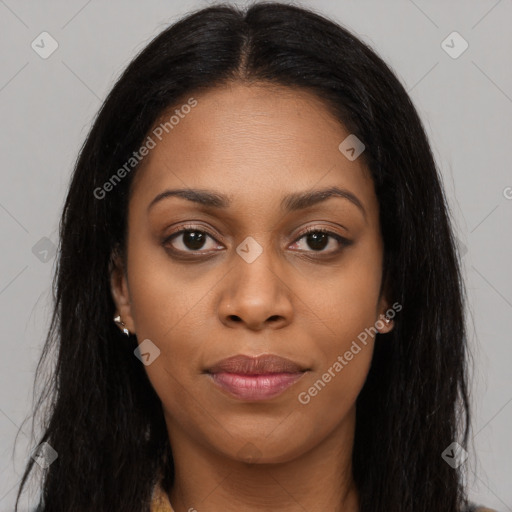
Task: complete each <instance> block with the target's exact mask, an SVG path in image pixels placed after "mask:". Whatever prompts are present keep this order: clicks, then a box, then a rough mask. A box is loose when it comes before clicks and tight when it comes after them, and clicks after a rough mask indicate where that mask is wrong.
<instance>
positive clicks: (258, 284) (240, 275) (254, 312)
mask: <svg viewBox="0 0 512 512" xmlns="http://www.w3.org/2000/svg"><path fill="white" fill-rule="evenodd" d="M236 258H238V259H237V260H236V261H235V263H234V268H233V269H232V270H231V271H230V272H229V273H228V275H227V276H226V278H225V279H224V286H223V289H222V292H221V294H222V295H221V298H220V302H219V306H218V314H219V317H220V320H221V322H222V323H224V324H225V325H226V326H228V327H231V328H233V327H240V328H243V327H245V328H247V329H251V330H255V331H259V330H263V329H265V328H272V329H280V328H283V327H285V326H286V325H288V324H289V323H290V322H291V321H292V319H293V304H292V295H293V293H292V291H291V287H290V283H286V282H285V281H284V279H283V277H281V276H280V275H278V274H281V275H282V274H283V272H279V269H278V265H276V264H272V262H271V261H270V259H271V258H270V254H268V253H266V252H265V251H264V252H263V253H262V254H261V255H260V256H259V257H258V258H257V259H256V260H255V261H253V262H252V263H248V262H246V261H244V260H243V259H242V258H239V257H238V256H236Z"/></svg>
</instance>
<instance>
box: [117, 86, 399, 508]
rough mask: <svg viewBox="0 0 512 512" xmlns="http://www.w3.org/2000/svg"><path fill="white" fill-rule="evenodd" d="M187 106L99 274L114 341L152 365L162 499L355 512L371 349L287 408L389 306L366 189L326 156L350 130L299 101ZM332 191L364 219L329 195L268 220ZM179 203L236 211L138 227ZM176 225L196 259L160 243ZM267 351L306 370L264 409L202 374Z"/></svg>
mask: <svg viewBox="0 0 512 512" xmlns="http://www.w3.org/2000/svg"><path fill="white" fill-rule="evenodd" d="M195 98H196V99H197V101H198V105H197V106H196V107H195V108H193V109H192V110H191V112H190V113H189V114H187V115H186V116H184V118H183V119H181V120H180V122H179V124H177V125H176V126H175V127H174V129H173V130H172V131H169V133H168V134H165V133H164V135H165V136H164V138H163V139H162V141H159V142H158V144H157V145H156V147H155V148H154V149H152V150H151V151H150V154H149V155H148V156H147V157H146V158H145V159H144V161H143V163H142V167H141V168H140V169H139V170H138V171H137V174H136V176H135V177H134V182H133V184H132V195H131V199H130V202H129V211H128V239H127V265H126V268H123V266H122V264H121V263H120V260H119V259H118V260H117V266H116V267H115V269H114V270H113V272H112V276H111V283H112V294H113V297H114V301H115V303H116V306H117V310H118V312H119V314H120V315H121V318H122V320H123V322H124V323H125V324H126V327H127V328H128V329H129V330H130V331H131V332H132V333H135V334H136V335H137V339H138V342H139V343H141V342H142V341H143V340H145V339H150V340H151V341H152V342H153V343H154V344H155V345H156V346H158V348H159V349H160V351H161V352H160V356H159V357H157V358H156V359H155V360H154V361H153V362H152V363H151V364H150V365H148V366H145V370H146V372H147V375H148V377H149V379H150V381H151V383H152V385H153V387H154V389H155V390H156V392H157V394H158V396H159V397H160V399H161V401H162V404H163V410H164V413H165V419H166V425H167V430H168V432H169V438H170V442H171V445H172V448H173V454H174V462H175V468H176V479H175V483H174V485H173V487H172V489H167V491H168V492H169V496H170V501H171V503H172V505H173V508H174V510H175V511H176V512H185V511H188V510H190V509H191V508H192V510H193V509H194V508H195V509H197V510H198V511H200V512H203V511H204V512H207V511H218V510H226V511H240V510H244V511H247V512H252V511H266V510H268V511H270V510H281V511H287V512H295V511H301V512H303V511H304V510H311V511H313V510H315V511H316V510H323V511H326V510H331V511H341V510H343V511H346V512H355V511H357V510H358V507H359V496H358V492H357V489H356V487H355V485H354V482H353V478H352V468H351V456H352V447H353V439H354V429H355V401H356V398H357V396H358V394H359V392H360V390H361V388H362V386H363V384H364V381H365V379H366V376H367V374H368V370H369V365H370V362H371V357H372V353H373V341H374V339H373V338H372V337H369V338H368V343H367V345H366V346H362V350H361V351H360V352H359V353H357V355H355V356H354V358H353V359H352V360H351V361H350V362H349V363H348V364H347V365H346V366H344V367H343V369H342V371H340V372H338V373H336V376H335V377H334V378H332V380H331V381H330V382H329V383H328V384H326V386H325V387H324V388H323V389H322V390H321V392H319V393H318V394H317V395H316V396H314V397H312V398H311V400H310V402H309V403H307V404H302V403H300V402H299V400H298V395H299V393H301V392H303V391H307V390H308V388H310V387H311V386H312V385H313V384H314V383H315V382H316V381H317V380H318V379H319V378H321V376H322V374H324V372H326V371H327V369H328V368H329V367H332V365H333V363H334V362H335V361H336V360H337V357H338V356H339V355H342V356H343V354H344V353H345V352H346V351H347V350H348V349H349V348H350V346H351V344H352V342H353V341H354V340H356V339H357V336H358V334H360V333H361V332H363V331H364V329H365V328H367V327H370V326H374V325H375V323H376V321H377V320H379V319H380V318H381V315H382V314H384V313H385V312H386V310H387V309H388V308H389V307H390V304H389V302H388V301H387V299H386V297H385V295H383V296H380V295H379V291H380V286H381V279H382V271H383V269H382V263H383V242H382V237H381V233H380V227H379V204H378V200H377V197H376V195H375V191H374V186H373V182H372V180H371V178H370V175H369V172H368V170H367V169H366V167H365V165H364V163H363V159H362V158H357V159H356V160H354V161H350V160H348V159H347V158H345V156H344V155H343V154H342V153H341V152H340V151H339V149H338V145H339V144H340V143H341V141H343V140H344V139H345V138H346V137H347V136H348V135H349V132H347V131H346V130H345V128H344V127H343V126H342V125H340V123H339V122H338V121H337V120H336V119H335V118H334V117H333V116H332V114H331V113H330V111H329V110H328V108H327V106H326V105H324V104H323V102H321V100H320V99H318V98H317V97H315V96H313V95H311V94H310V93H308V92H305V91H301V90H295V89H290V88H284V87H277V86H275V85H269V84H261V83H260V84H252V85H250V86H249V85H246V84H245V85H244V84H241V83H231V84H229V85H227V86H224V87H222V88H217V89H213V90H210V91H208V92H207V93H202V94H201V95H197V96H195ZM185 103H186V99H185V100H184V101H183V104H185ZM171 114H172V111H171ZM169 115H170V113H166V115H165V116H163V117H162V118H163V119H164V118H165V119H168V118H169ZM157 124H158V123H156V124H155V126H156V125H157ZM329 186H337V187H340V188H343V189H347V190H349V191H350V192H351V193H352V194H354V195H355V196H357V198H358V199H359V200H360V202H361V203H362V205H363V207H364V210H365V213H364V214H363V213H362V211H361V210H360V209H359V208H358V207H356V206H355V205H354V204H353V203H351V202H350V201H348V200H347V199H343V198H339V197H331V198H328V199H326V200H325V201H322V202H320V203H318V204H316V205H314V206H311V207H309V208H307V209H304V210H297V211H291V212H286V211H284V210H282V209H281V208H280V201H281V199H282V197H283V196H285V195H287V194H289V193H294V192H306V191H311V190H313V189H319V188H324V187H329ZM186 187H189V188H201V189H211V190H214V191H216V192H217V193H221V194H227V195H228V196H230V197H231V198H232V204H231V205H230V206H229V207H228V208H225V209H219V208H211V207H210V208H206V207H203V206H201V205H199V204H196V203H194V202H191V201H188V200H186V199H183V198H179V197H171V198H167V199H163V200H161V201H159V202H157V203H156V204H155V205H154V206H153V207H152V208H151V209H150V210H149V212H148V205H149V204H150V203H151V201H152V200H153V199H154V198H155V197H156V196H157V195H158V194H160V193H161V192H163V191H164V190H166V189H175V188H186ZM184 224H192V225H194V226H196V228H195V229H200V230H206V232H207V233H208V235H211V237H212V238H210V236H206V239H205V241H204V245H203V246H200V245H199V246H194V245H193V244H191V242H190V239H186V238H184V237H183V235H177V237H176V238H174V239H173V240H170V241H169V240H168V241H167V242H164V240H165V239H166V238H168V237H169V236H170V235H171V234H172V233H173V232H175V231H178V230H179V229H183V225H184ZM309 227H311V228H313V227H314V228H326V229H328V230H330V231H332V232H334V233H335V234H338V235H340V236H342V237H345V238H346V239H348V240H350V241H351V242H352V243H351V244H350V245H348V246H346V247H343V246H341V245H340V244H339V242H337V241H336V239H334V238H328V239H327V242H326V245H325V246H321V247H320V249H318V247H319V246H315V245H314V241H313V242H311V241H309V242H308V237H306V236H304V235H303V234H302V232H303V231H304V230H305V229H306V228H309ZM248 236H251V237H252V238H254V239H255V240H256V241H257V243H258V244H259V245H260V246H261V248H262V249H263V252H262V254H260V255H259V257H257V258H256V260H255V261H253V262H252V263H248V262H247V261H246V260H244V259H243V258H241V257H240V256H239V255H238V253H237V252H236V248H237V246H238V245H239V244H241V242H242V241H244V239H245V238H246V237H248ZM309 240H310V239H309ZM173 247H174V249H175V250H177V251H181V254H185V255H187V254H188V256H189V257H188V259H187V258H186V257H181V258H180V257H177V256H175V255H173V253H172V252H171V248H173ZM197 247H199V248H197ZM315 247H317V250H315ZM336 251H339V252H336ZM191 253H192V254H194V253H195V259H194V256H190V254H191ZM206 253H208V256H205V255H204V254H206ZM392 328H393V324H392V323H390V325H387V326H384V327H381V328H380V329H379V331H380V332H382V333H385V332H388V331H390V330H391V329H392ZM267 353H271V354H276V355H279V356H282V357H286V358H289V359H291V360H293V361H295V362H297V363H299V364H301V365H303V366H304V367H307V368H309V370H308V371H307V372H306V373H305V374H304V375H303V377H302V378H301V379H300V380H299V381H298V382H296V383H295V384H293V385H292V386H291V387H290V388H288V389H287V390H286V391H285V392H284V393H283V394H281V395H279V396H277V397H275V398H272V399H269V400H263V401H260V402H254V401H243V400H237V399H235V398H232V397H231V396H228V395H227V394H226V393H224V392H223V391H221V390H219V389H218V388H217V387H216V386H214V385H213V384H212V382H211V379H210V377H209V376H208V375H206V374H205V373H203V371H204V369H205V368H207V367H208V366H211V365H213V364H214V363H216V362H218V361H219V360H221V359H224V358H226V357H230V356H233V355H236V354H247V355H253V356H254V355H260V354H267ZM251 455H252V456H253V457H254V459H251ZM251 461H252V462H251Z"/></svg>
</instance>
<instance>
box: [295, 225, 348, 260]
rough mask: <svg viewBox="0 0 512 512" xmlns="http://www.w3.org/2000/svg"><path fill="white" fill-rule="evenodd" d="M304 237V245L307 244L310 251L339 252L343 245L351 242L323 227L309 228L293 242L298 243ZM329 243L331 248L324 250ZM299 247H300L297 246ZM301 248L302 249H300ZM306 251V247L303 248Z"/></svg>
mask: <svg viewBox="0 0 512 512" xmlns="http://www.w3.org/2000/svg"><path fill="white" fill-rule="evenodd" d="M303 239H304V241H305V242H304V243H303V246H304V245H307V246H309V247H310V248H311V251H310V252H320V253H328V254H335V253H337V252H339V251H340V250H341V249H342V248H343V247H346V246H348V245H350V244H351V241H350V240H347V239H346V238H344V237H342V236H340V235H338V234H337V233H333V232H332V231H329V230H328V229H325V228H311V229H308V230H307V231H305V232H304V233H302V234H301V236H300V238H298V239H297V241H296V242H295V244H298V243H299V242H300V241H301V240H303ZM329 239H331V240H332V241H330V240H329ZM329 245H331V246H334V248H331V250H327V251H325V250H324V249H325V248H326V247H329ZM299 249H301V248H300V247H299ZM301 250H302V249H301ZM304 250H305V251H306V252H307V251H308V249H307V247H306V248H305V249H304Z"/></svg>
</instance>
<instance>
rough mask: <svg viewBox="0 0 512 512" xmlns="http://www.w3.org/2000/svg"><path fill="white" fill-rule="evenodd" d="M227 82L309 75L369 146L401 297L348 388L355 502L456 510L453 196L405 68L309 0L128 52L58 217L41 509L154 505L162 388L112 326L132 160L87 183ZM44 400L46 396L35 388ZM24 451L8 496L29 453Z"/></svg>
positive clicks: (299, 82)
mask: <svg viewBox="0 0 512 512" xmlns="http://www.w3.org/2000/svg"><path fill="white" fill-rule="evenodd" d="M229 81H242V82H246V83H247V82H262V81H264V82H267V83H273V84H279V85H284V86H289V87H294V88H301V89H303V90H308V91H310V92H311V93H313V94H315V95H316V96H317V97H319V98H321V99H322V100H324V101H325V104H326V105H327V106H328V108H329V109H330V110H331V111H332V112H333V114H334V115H335V116H336V117H337V118H338V119H339V121H340V123H342V124H343V125H344V126H345V127H346V128H347V129H348V130H349V132H350V133H353V134H355V135H356V136H357V137H358V138H359V139H360V140H361V141H363V143H364V144H365V146H366V149H365V152H364V153H363V155H362V158H364V159H365V163H366V164H367V166H368V168H369V170H370V171H371V175H372V178H373V181H374V185H375V191H376V195H377V198H378V201H379V205H380V223H381V231H382V236H383V240H384V268H383V272H384V274H383V275H384V278H383V283H385V284H386V287H387V289H388V290H389V294H390V297H391V302H393V301H396V302H398V303H399V304H400V305H402V307H403V309H402V311H401V312H400V313H399V314H398V315H397V316H396V317H395V328H394V330H393V331H391V333H389V334H386V335H377V339H376V345H375V352H374V357H373V361H372V366H371V369H370V372H369V375H368V378H367V381H366V383H365V385H364V388H363V390H362V392H361V393H360V395H359V397H358V399H357V420H356V434H355V445H354V451H353V471H354V478H355V481H356V484H357V487H358V490H359V493H360V499H361V512H389V511H393V512H413V511H414V512H427V511H428V512H431V511H432V510H435V511H437V512H454V511H459V510H461V509H462V508H463V507H464V506H465V505H466V495H465V489H464V485H463V478H462V472H461V470H460V468H459V469H453V468H452V467H451V466H450V465H449V464H447V463H446V462H445V461H444V460H443V458H442V457H441V453H442V452H443V450H444V449H445V448H446V447H447V446H448V445H450V444H451V443H452V442H453V441H458V442H459V444H461V445H462V446H466V443H467V440H468V432H469V417H470V416H469V404H468V389H467V365H468V357H467V356H468V354H467V347H466V331H465V324H464V305H465V291H464V286H463V282H462V278H461V272H460V261H459V258H458V254H457V250H456V245H455V242H454V236H453V233H452V228H451V222H450V219H449V213H448V212H449V210H448V207H447V202H446V198H445V196H444V192H443V189H442V185H441V179H440V176H439V173H438V170H437V167H436V164H435V162H434V158H433V155H432V152H431V149H430V146H429V143H428V140H427V136H426V134H425V131H424V128H423V125H422V123H421V120H420V118H419V116H418V114H417V112H416V110H415V108H414V106H413V104H412V102H411V100H410V98H409V96H408V95H407V92H406V91H405V89H404V87H403V86H402V84H401V83H400V82H399V81H398V79H397V78H396V77H395V75H394V74H393V72H392V71H391V70H390V68H389V67H388V66H387V65H386V64H385V63H384V62H383V61H382V60H381V59H380V58H379V57H378V56H377V55H376V53H375V52H374V51H373V50H372V49H370V48H369V47H368V46H367V45H366V44H364V43H363V42H361V41H360V40H359V39H358V38H356V37H355V36H354V35H352V34H351V32H350V31H348V30H347V29H345V28H343V27H342V26H340V25H338V24H336V23H334V22H332V21H330V20H328V19H326V18H325V17H323V16H322V15H320V14H318V13H315V12H314V11H312V10H308V9H303V8H300V7H297V6H292V5H286V4H282V3H257V4H254V5H251V6H249V7H248V8H247V9H246V10H242V9H240V8H238V7H235V6H231V5H224V4H219V5H216V6H211V7H209V8H206V9H202V10H198V11H195V12H193V13H189V14H188V15H187V16H186V17H185V18H183V19H182V20H180V21H179V22H178V23H176V24H174V25H172V26H170V27H169V28H167V29H166V30H164V31H163V32H162V33H161V34H159V35H158V36H157V37H156V38H155V39H154V40H153V41H152V42H151V43H150V44H149V45H148V46H147V47H146V48H145V49H144V50H143V51H142V52H141V53H140V54H139V55H138V56H137V57H136V58H135V59H134V60H133V61H132V63H131V64H130V65H129V66H128V68H127V69H126V70H125V72H124V73H123V74H122V76H121V77H120V78H119V80H118V81H117V83H116V84H115V86H114V88H113V89H112V91H111V92H110V94H109V95H108V97H107V99H106V100H105V102H104V104H103V106H102V107H101V110H100V112H99V114H98V116H97V118H96V120H95V122H94V125H93V127H92V129H91V131H90V133H89V135H88V137H87V140H86V141H85V143H84V145H83V147H82V148H81V151H80V155H79V158H78V160H77V163H76V166H75V169H74V172H73V176H72V180H71V184H70V187H69V192H68V195H67V198H66V201H65V205H64V209H63V214H62V219H61V223H60V245H59V253H58V256H59V257H58V265H57V270H56V274H55V279H54V283H53V287H54V288H53V290H54V300H55V309H54V312H53V316H52V320H51V326H50V329H49V332H48V336H47V339H46V343H45V346H44V349H43V353H42V356H41V360H40V362H39V365H38V367H37V372H36V376H38V375H39V374H40V373H42V370H43V361H45V360H46V359H47V358H48V356H49V355H50V354H51V353H52V350H53V349H55V350H56V354H55V363H52V373H51V378H50V379H48V381H47V382H46V385H45V388H44V390H43V391H42V392H41V394H40V397H39V401H38V402H37V406H36V408H37V410H36V413H41V415H43V412H44V418H43V419H42V421H41V424H42V427H43V430H42V432H43V433H42V434H41V436H40V439H39V443H38V444H40V443H43V442H47V443H49V445H50V446H51V447H52V448H53V449H54V450H55V451H56V452H57V453H58V458H57V459H56V460H55V461H54V462H53V463H52V464H51V465H50V466H49V467H48V469H46V470H45V472H44V478H42V479H41V487H40V488H41V496H40V510H44V512H63V511H69V510H74V511H77V512H87V511H94V512H98V511H102V512H104V511H107V510H123V511H124V512H132V511H133V512H141V511H148V510H149V502H150V499H151V492H152V489H153V486H154V485H155V484H156V483H157V481H158V479H159V477H160V476H162V477H163V478H164V484H165V486H166V488H169V487H170V485H171V484H172V481H173V476H174V466H173V459H172V452H171V447H170V443H169V439H168V436H167V431H166V427H165V423H164V417H163V413H162V406H161V403H160V400H159V398H158V396H157V395H156V393H155V391H154V389H153V388H152V386H151V384H150V382H149V380H148V378H147V376H146V373H145V371H144V367H143V365H142V364H141V363H140V361H139V360H138V359H137V358H136V357H134V354H133V350H134V349H135V348H136V347H137V340H136V338H135V336H130V338H129V339H124V338H122V334H121V333H120V331H119V329H118V328H117V327H116V326H115V325H114V323H113V321H112V318H113V316H114V313H115V310H114V303H113V299H112V296H111V291H110V282H109V274H110V269H111V264H112V254H114V251H115V250H116V248H120V251H121V253H122V254H125V253H124V252H123V251H124V250H125V245H124V242H125V233H126V229H127V225H126V224H127V203H128V197H129V192H130V183H131V181H132V179H133V176H134V174H135V173H136V167H135V168H134V169H133V171H132V172H130V173H128V175H127V176H126V177H124V179H122V180H120V182H119V183H117V184H116V185H115V186H114V187H113V190H112V191H110V192H109V193H108V194H107V195H106V197H104V198H98V197H96V196H95V195H94V193H93V191H94V190H97V189H98V187H103V185H104V184H105V183H106V182H107V181H108V180H109V179H110V178H111V176H112V175H113V174H114V173H115V172H116V171H117V170H118V169H119V168H120V167H122V166H123V164H125V163H126V162H127V161H128V160H129V158H130V157H131V156H132V154H133V152H134V151H137V150H138V149H139V148H140V146H141V144H142V142H143V141H144V140H145V138H146V137H147V134H148V133H149V130H150V129H151V128H152V126H153V125H154V123H155V121H156V120H157V119H159V116H161V115H162V113H163V112H164V111H166V110H167V109H169V108H170V107H173V106H176V105H179V104H180V102H182V101H184V98H185V99H186V98H189V97H190V96H191V95H194V96H197V95H199V94H200V93H201V91H205V90H208V89H210V88H214V87H218V86H222V85H224V84H226V83H227V82H229ZM46 399H49V401H48V405H47V407H46V408H45V409H44V408H43V403H44V400H46ZM33 465H34V461H33V460H32V459H30V461H29V463H28V464H27V467H26V469H25V472H24V475H23V478H22V481H21V485H20V487H19V490H18V495H17V500H16V510H17V509H18V502H19V499H20V495H21V493H22V491H23V487H24V486H25V483H26V481H27V478H28V476H29V475H30V472H31V470H32V468H33Z"/></svg>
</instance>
